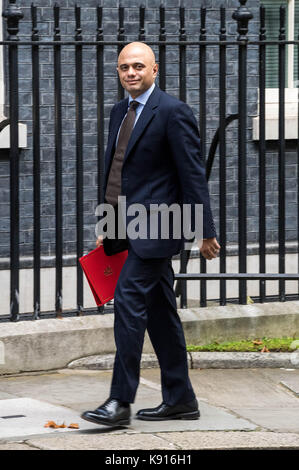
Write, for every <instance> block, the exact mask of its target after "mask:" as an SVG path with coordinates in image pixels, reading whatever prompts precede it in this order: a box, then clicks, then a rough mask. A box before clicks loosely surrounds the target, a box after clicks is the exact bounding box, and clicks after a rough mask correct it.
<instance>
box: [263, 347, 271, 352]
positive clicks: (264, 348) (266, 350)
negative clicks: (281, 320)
mask: <svg viewBox="0 0 299 470" xmlns="http://www.w3.org/2000/svg"><path fill="white" fill-rule="evenodd" d="M261 352H270V351H269V349H268V348H266V346H264V347H263V349H262V350H261Z"/></svg>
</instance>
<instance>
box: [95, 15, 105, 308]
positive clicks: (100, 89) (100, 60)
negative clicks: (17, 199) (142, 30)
mask: <svg viewBox="0 0 299 470" xmlns="http://www.w3.org/2000/svg"><path fill="white" fill-rule="evenodd" d="M97 41H104V35H103V7H102V6H98V7H97ZM104 123H105V121H104V45H103V44H100V45H97V154H98V158H97V161H98V204H102V203H103V202H104V172H105V161H104V135H105V134H104ZM98 312H99V313H104V307H103V306H98Z"/></svg>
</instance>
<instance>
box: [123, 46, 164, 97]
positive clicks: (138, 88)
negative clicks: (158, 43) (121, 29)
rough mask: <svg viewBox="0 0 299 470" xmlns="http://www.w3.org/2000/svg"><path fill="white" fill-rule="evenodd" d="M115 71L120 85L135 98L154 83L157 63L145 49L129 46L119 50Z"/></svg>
mask: <svg viewBox="0 0 299 470" xmlns="http://www.w3.org/2000/svg"><path fill="white" fill-rule="evenodd" d="M117 71H118V75H119V79H120V82H121V84H122V86H123V87H124V88H125V89H126V90H127V91H128V92H129V94H130V95H131V96H132V98H137V96H139V95H141V94H142V93H144V92H145V91H146V90H148V89H149V88H150V87H151V85H152V84H153V83H154V81H155V78H156V76H157V73H158V65H157V64H155V60H154V57H153V56H152V55H151V54H150V53H149V52H148V51H147V50H143V49H140V48H136V47H134V48H132V47H131V48H130V47H129V48H124V49H123V50H122V51H121V53H120V55H119V58H118V66H117Z"/></svg>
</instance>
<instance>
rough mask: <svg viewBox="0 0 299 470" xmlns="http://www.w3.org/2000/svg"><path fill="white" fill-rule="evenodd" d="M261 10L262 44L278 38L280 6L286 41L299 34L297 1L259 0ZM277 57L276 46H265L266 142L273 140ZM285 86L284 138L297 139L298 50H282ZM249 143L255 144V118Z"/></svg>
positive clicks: (277, 96) (276, 130)
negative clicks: (284, 55) (283, 15)
mask: <svg viewBox="0 0 299 470" xmlns="http://www.w3.org/2000/svg"><path fill="white" fill-rule="evenodd" d="M261 5H264V6H265V9H266V10H265V11H266V15H265V23H266V24H265V26H266V40H267V41H271V40H272V41H273V40H277V39H278V38H279V28H280V5H285V7H286V22H285V26H286V28H285V29H286V40H288V41H292V40H294V39H297V38H298V34H299V0H261ZM278 66H279V56H278V45H277V44H275V45H274V44H273V45H267V46H266V93H265V96H266V110H265V111H266V123H265V130H266V140H277V139H278V138H279V132H278V112H279V89H278V86H279V73H278ZM285 71H286V83H285V138H286V139H297V138H298V125H297V115H298V47H297V46H294V45H293V44H289V45H287V47H286V70H285ZM253 140H259V116H256V117H254V118H253Z"/></svg>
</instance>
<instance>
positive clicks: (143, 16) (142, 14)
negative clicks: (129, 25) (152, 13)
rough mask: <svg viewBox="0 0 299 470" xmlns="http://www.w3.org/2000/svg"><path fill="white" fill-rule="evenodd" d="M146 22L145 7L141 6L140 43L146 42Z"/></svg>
mask: <svg viewBox="0 0 299 470" xmlns="http://www.w3.org/2000/svg"><path fill="white" fill-rule="evenodd" d="M144 20H145V6H144V5H140V7H139V35H138V40H139V41H145V29H144Z"/></svg>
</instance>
